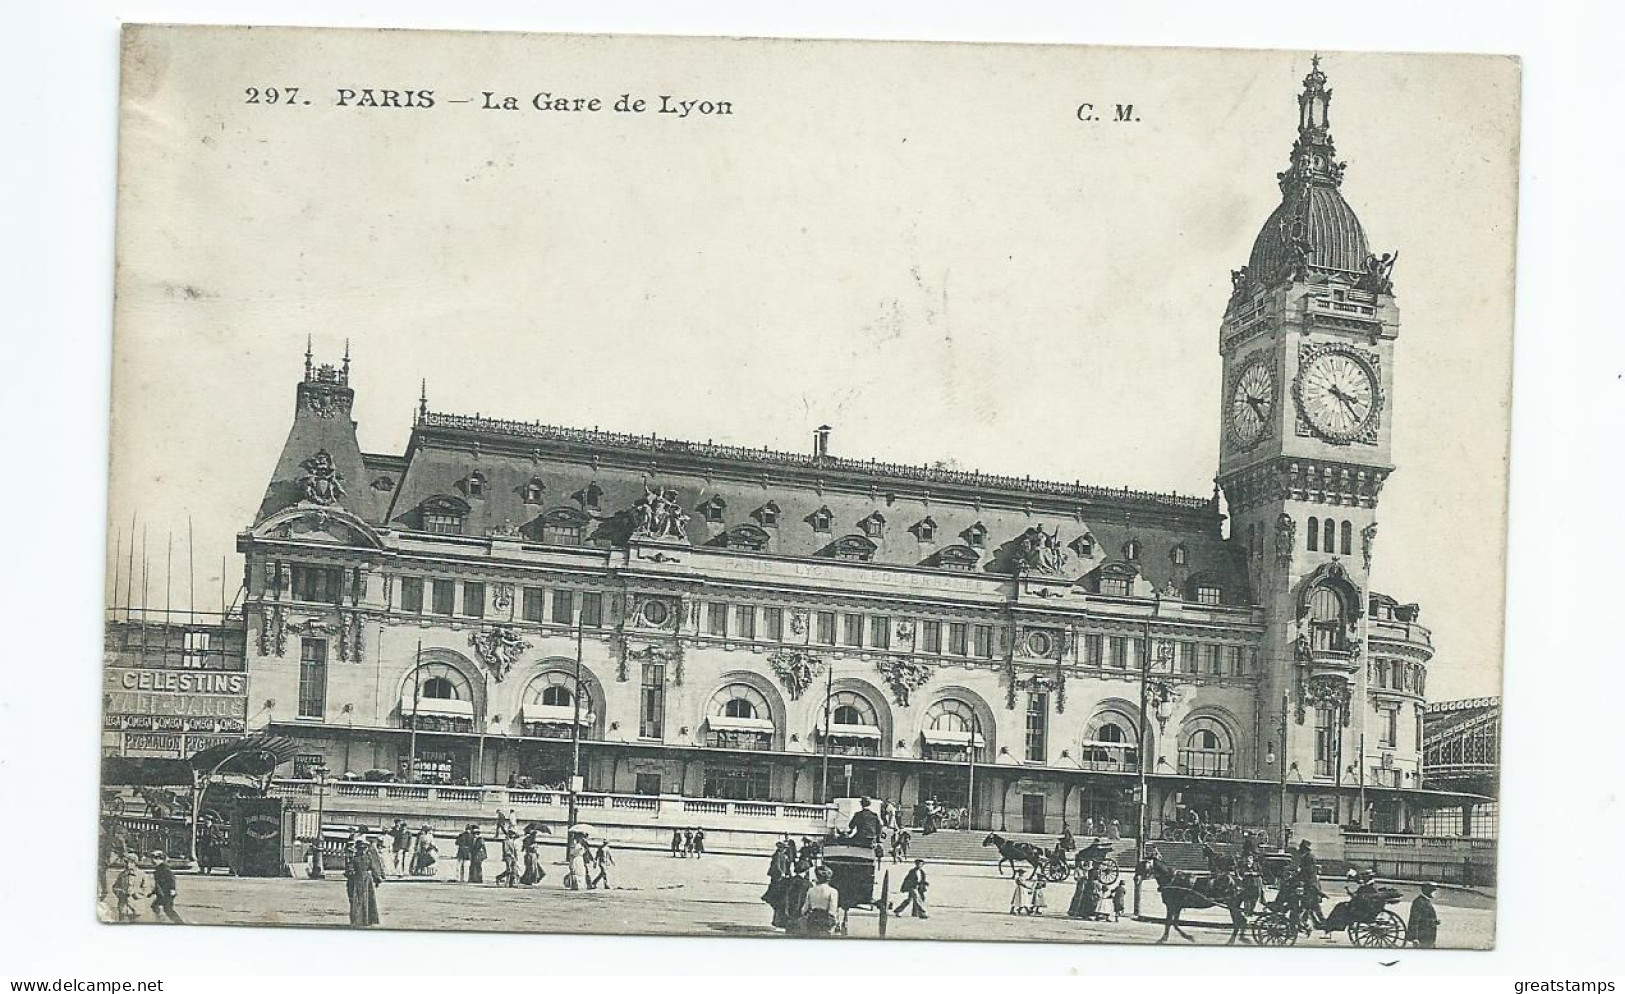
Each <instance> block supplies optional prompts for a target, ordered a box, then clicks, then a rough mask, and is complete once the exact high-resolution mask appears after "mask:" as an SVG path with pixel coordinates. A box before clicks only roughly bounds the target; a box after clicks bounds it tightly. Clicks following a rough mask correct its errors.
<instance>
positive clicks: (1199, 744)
mask: <svg viewBox="0 0 1625 994" xmlns="http://www.w3.org/2000/svg"><path fill="white" fill-rule="evenodd" d="M1233 759H1234V755H1233V753H1232V749H1231V737H1230V730H1229V729H1227V728H1225V727H1224V725H1222V724H1220V723H1219V722H1218V721H1217V720H1216V719H1213V718H1206V717H1203V718H1195V719H1192V720H1191V721H1189V722H1187V723H1186V725H1185V728H1184V730H1183V731H1182V733H1181V740H1180V744H1179V772H1180V774H1181V775H1182V776H1188V777H1227V776H1229V775H1230V771H1231V768H1232V765H1233V763H1232V760H1233Z"/></svg>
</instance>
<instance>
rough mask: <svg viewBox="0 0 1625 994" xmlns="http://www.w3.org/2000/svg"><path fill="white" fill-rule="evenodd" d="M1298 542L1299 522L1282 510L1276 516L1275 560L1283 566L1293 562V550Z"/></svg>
mask: <svg viewBox="0 0 1625 994" xmlns="http://www.w3.org/2000/svg"><path fill="white" fill-rule="evenodd" d="M1297 544H1298V522H1297V521H1296V520H1294V519H1293V517H1292V515H1290V514H1288V513H1286V512H1285V511H1282V512H1281V513H1280V514H1277V515H1276V516H1275V561H1276V563H1278V564H1279V565H1282V566H1290V565H1291V564H1292V551H1293V549H1295V548H1296V547H1297Z"/></svg>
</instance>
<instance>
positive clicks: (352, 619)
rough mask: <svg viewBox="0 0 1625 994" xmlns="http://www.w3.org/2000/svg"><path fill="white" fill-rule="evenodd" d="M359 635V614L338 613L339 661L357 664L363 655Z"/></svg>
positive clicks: (353, 612)
mask: <svg viewBox="0 0 1625 994" xmlns="http://www.w3.org/2000/svg"><path fill="white" fill-rule="evenodd" d="M364 645H365V642H364V641H363V639H362V634H361V612H359V611H340V612H339V659H340V661H342V662H346V663H359V662H361V660H362V656H363V655H364V654H365V650H364V648H363V647H364Z"/></svg>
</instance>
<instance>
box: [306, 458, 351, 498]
mask: <svg viewBox="0 0 1625 994" xmlns="http://www.w3.org/2000/svg"><path fill="white" fill-rule="evenodd" d="M299 468H300V469H302V470H304V471H305V475H304V476H301V477H300V478H299V492H300V493H301V494H303V495H304V497H305V500H308V501H310V502H311V503H314V504H337V503H338V502H339V499H340V498H341V497H343V496H344V474H343V473H340V472H339V471H338V467H337V466H336V465H335V464H334V462H333V456H332V454H330V453H329V452H328V451H327V450H326V449H317V450H316V454H315V455H313V456H311V457H310V458H309V459H306V460H305V461H304V462H302V463H300V464H299Z"/></svg>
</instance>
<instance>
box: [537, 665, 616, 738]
mask: <svg viewBox="0 0 1625 994" xmlns="http://www.w3.org/2000/svg"><path fill="white" fill-rule="evenodd" d="M519 707H520V718H521V720H522V721H523V722H524V726H525V734H526V735H537V736H541V737H543V738H549V739H568V738H571V737H572V734H571V731H570V726H571V725H573V724H576V723H580V725H581V728H582V733H583V734H586V732H587V730H588V729H590V728H592V726H593V723H594V722H596V721H597V719H598V714H597V711H598V709H597V707H595V706H594V701H593V696H592V692H591V691H590V690H588V689H586V688H583V689H582V692H581V700H580V701H579V702H577V700H576V680H575V676H574V675H572V674H571V673H570V672H569V671H567V670H549V671H547V672H546V673H538V674H537V675H536V676H535V677H533V678H532V679H531V681H530V684H529V685H528V686H527V687H526V688H525V692H524V694H523V695H521V696H520V699H519Z"/></svg>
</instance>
